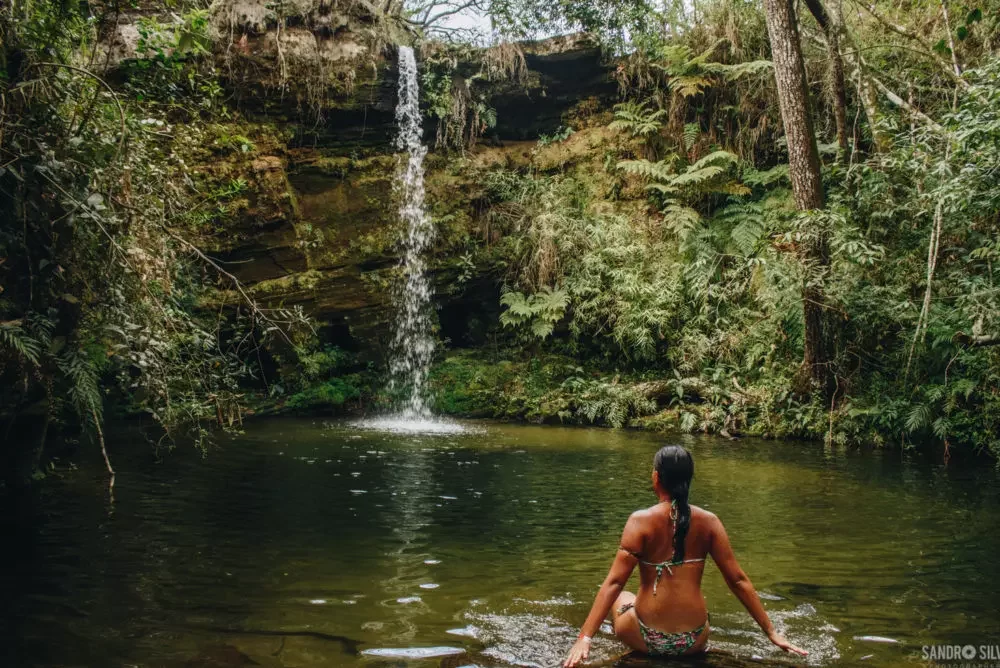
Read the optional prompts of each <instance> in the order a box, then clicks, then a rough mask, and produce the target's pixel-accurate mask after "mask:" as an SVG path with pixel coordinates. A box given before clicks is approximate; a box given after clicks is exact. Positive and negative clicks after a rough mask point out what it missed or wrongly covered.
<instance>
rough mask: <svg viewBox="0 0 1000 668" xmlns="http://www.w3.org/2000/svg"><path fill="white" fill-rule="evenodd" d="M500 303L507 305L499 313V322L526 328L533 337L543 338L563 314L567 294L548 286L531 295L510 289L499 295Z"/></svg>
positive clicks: (505, 325)
mask: <svg viewBox="0 0 1000 668" xmlns="http://www.w3.org/2000/svg"><path fill="white" fill-rule="evenodd" d="M500 303H501V304H502V305H504V306H506V307H507V310H506V311H504V312H503V313H501V314H500V323H501V324H502V325H503V326H504V327H511V328H527V329H528V331H530V332H531V334H532V335H533V336H534V337H536V338H538V339H545V338H548V336H549V335H550V334H552V332H553V330H554V329H555V325H556V323H557V322H559V321H560V320H562V318H563V316H565V314H566V307H567V306H569V295H568V294H567V293H566V291H564V290H553V289H552V288H549V287H546V288H543V289H542V290H541V291H539V292H537V293H535V294H533V295H524V294H522V293H520V292H515V291H511V292H506V293H504V294H503V295H502V296H501V297H500Z"/></svg>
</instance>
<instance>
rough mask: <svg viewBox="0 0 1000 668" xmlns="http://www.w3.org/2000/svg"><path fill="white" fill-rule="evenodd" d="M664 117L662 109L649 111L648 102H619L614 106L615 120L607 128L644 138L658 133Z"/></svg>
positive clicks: (665, 113) (664, 113) (664, 111)
mask: <svg viewBox="0 0 1000 668" xmlns="http://www.w3.org/2000/svg"><path fill="white" fill-rule="evenodd" d="M666 115H667V112H666V110H664V109H650V108H649V103H648V102H621V103H619V104H616V105H615V120H614V121H612V122H611V124H610V125H609V126H608V127H609V128H611V129H612V130H622V131H624V132H628V133H629V134H630V135H632V136H633V137H642V138H646V137H649V136H650V135H654V134H656V133H658V132H659V131H660V128H662V127H663V119H664V118H665V117H666Z"/></svg>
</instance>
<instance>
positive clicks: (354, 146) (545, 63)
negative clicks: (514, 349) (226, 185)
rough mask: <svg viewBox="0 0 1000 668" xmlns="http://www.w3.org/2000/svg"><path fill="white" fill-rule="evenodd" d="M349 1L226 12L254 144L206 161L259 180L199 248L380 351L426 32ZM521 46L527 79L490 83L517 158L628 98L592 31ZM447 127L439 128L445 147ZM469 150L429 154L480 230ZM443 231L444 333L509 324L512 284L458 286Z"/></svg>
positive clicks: (469, 281)
mask: <svg viewBox="0 0 1000 668" xmlns="http://www.w3.org/2000/svg"><path fill="white" fill-rule="evenodd" d="M342 7H343V5H338V6H335V5H334V4H333V3H330V2H327V1H326V0H295V2H291V3H285V9H284V10H283V11H285V15H284V16H282V17H277V16H276V15H275V14H274V13H273V11H272V10H270V9H268V3H266V2H265V1H264V0H239V1H230V2H223V3H221V4H216V5H215V7H214V10H213V11H214V13H213V15H212V21H213V25H214V29H215V31H216V33H217V35H216V48H217V51H218V62H217V71H218V73H219V78H220V80H221V82H222V84H223V86H224V87H225V88H226V89H227V91H228V92H229V94H230V100H231V101H230V102H229V104H231V105H233V106H234V107H235V109H236V110H237V111H238V118H239V121H238V123H237V125H236V126H235V127H233V128H230V129H229V130H227V131H231V132H233V133H239V135H240V136H245V137H246V138H247V139H248V141H249V142H250V143H251V144H252V145H253V149H252V150H249V151H235V152H224V153H222V154H219V153H214V154H212V156H211V157H209V158H208V159H202V160H201V163H200V164H199V165H197V167H195V168H194V169H193V173H194V174H195V176H196V177H197V178H200V179H203V180H204V181H206V182H207V183H222V182H230V181H235V180H239V181H241V182H243V183H245V188H244V190H243V195H241V198H240V199H239V201H238V202H236V203H235V204H234V205H233V206H231V207H230V209H229V211H228V212H227V213H226V215H225V216H223V217H221V218H220V220H219V221H217V224H216V225H215V226H214V228H213V229H211V230H206V231H205V232H204V234H202V236H201V238H200V239H199V243H200V244H201V245H202V246H203V247H204V248H205V249H206V250H208V251H211V253H212V254H213V256H214V257H216V258H218V259H220V260H222V261H224V262H226V263H227V264H226V267H227V269H229V270H230V271H232V273H233V274H235V275H236V276H237V277H238V278H240V279H241V280H242V281H243V282H244V283H245V284H246V285H247V286H248V288H249V289H250V291H251V292H252V293H253V294H254V295H255V296H256V297H258V298H259V299H261V300H263V301H265V302H267V303H269V304H272V305H278V304H283V305H286V306H287V305H302V306H303V307H304V308H305V310H306V312H307V313H308V314H310V315H311V316H312V317H314V318H315V319H316V320H317V321H318V323H319V324H320V328H319V329H320V333H321V336H322V337H324V338H325V339H327V340H328V341H329V342H331V343H335V344H337V345H339V346H341V347H344V348H347V349H354V350H357V351H360V352H367V353H373V354H374V355H376V356H377V354H378V352H379V350H380V349H381V347H382V342H383V341H384V339H385V337H386V334H387V332H388V327H387V325H388V323H389V321H390V319H391V317H392V312H391V289H390V288H391V285H392V283H393V275H394V273H395V272H396V271H397V264H398V257H397V241H398V239H399V237H400V233H401V229H400V227H399V221H398V218H397V215H396V206H397V203H396V201H395V194H394V188H393V183H394V178H395V170H396V164H397V157H396V156H395V155H393V150H394V148H393V138H394V135H395V131H396V129H395V107H396V85H397V69H396V62H395V58H396V52H395V48H394V47H393V46H391V45H392V44H393V43H398V42H400V41H405V40H407V39H410V38H411V37H412V36H411V35H409V34H408V33H407V32H406V30H405V27H404V26H403V25H402V24H401V23H400V22H398V20H395V19H392V18H391V17H387V16H385V15H384V14H382V13H381V12H380V11H379V10H378V9H376V8H375V7H374V6H372V5H369V4H367V3H365V2H357V1H355V2H354V3H352V4H351V5H350V9H349V10H345V9H343V8H342ZM116 31H117V32H115V33H114V34H113V36H112V38H111V39H109V44H110V45H111V49H112V51H113V52H114V57H115V58H117V59H127V58H129V57H131V56H134V53H132V54H130V53H129V48H130V45H131V48H132V49H133V50H134V41H135V40H134V39H131V37H130V36H131V35H132V33H133V32H134V30H133V29H132V28H131V27H130V24H129V22H128V21H123V22H121V25H120V26H119V27H117V28H116ZM522 49H523V53H524V59H525V64H526V66H527V75H528V76H526V77H525V78H524V79H523V80H522V81H521V82H519V83H518V84H517V85H514V84H508V85H496V86H493V87H492V88H491V89H490V91H489V93H488V96H489V97H488V102H489V104H490V105H491V106H492V107H493V108H494V109H495V110H496V116H497V122H496V126H495V128H493V129H491V130H489V131H488V132H486V133H485V135H484V136H483V137H482V138H481V140H480V143H481V144H482V145H484V146H488V148H487V149H485V150H488V151H491V152H493V153H496V152H498V151H500V152H504V151H508V150H509V151H510V152H511V153H512V156H511V157H510V159H511V160H515V161H516V155H514V154H517V153H523V152H524V151H525V144H526V143H527V142H530V143H532V144H533V143H534V142H535V141H537V139H538V137H539V136H540V135H543V134H547V133H554V132H555V131H556V130H557V129H558V128H559V127H560V126H562V125H565V124H567V119H566V115H567V112H568V111H569V110H570V109H571V108H573V107H574V106H575V105H578V104H579V102H580V100H583V99H590V100H593V101H595V103H596V104H601V105H604V106H607V105H608V103H609V102H610V101H611V100H612V99H613V97H614V94H615V91H616V88H615V85H614V82H613V80H612V78H611V76H610V72H609V70H608V69H607V68H606V67H605V66H604V65H602V61H601V53H600V50H599V48H598V47H597V46H596V45H595V44H593V43H590V42H588V41H587V40H585V39H582V38H578V37H577V38H572V37H571V38H557V39H554V40H548V41H544V42H538V43H530V44H524V45H522ZM476 67H478V65H477V64H475V63H460V65H459V69H461V68H465V69H466V70H469V71H472V70H474V69H475V68H476ZM434 135H435V128H434V127H433V123H431V122H428V124H427V128H426V138H427V141H428V143H429V144H431V145H433V138H434ZM475 150H476V149H473V153H474V152H475ZM455 157H456V156H455V154H454V153H452V154H444V153H436V154H434V155H432V156H430V157H429V159H428V161H427V165H428V176H427V183H428V202H429V205H430V207H431V210H432V215H435V216H436V217H437V216H441V217H442V219H447V220H450V221H452V222H451V223H450V225H451V226H452V228H454V227H455V226H459V227H461V226H462V225H465V226H467V227H468V226H473V225H474V222H475V218H476V215H477V213H476V202H475V201H474V200H475V197H474V196H473V195H471V194H470V193H469V189H468V186H469V184H468V183H463V178H462V176H463V175H462V173H461V169H456V164H457V161H456V160H455ZM456 220H457V221H458V222H455V221H456ZM451 232H453V233H454V232H455V230H454V229H452V230H451ZM439 236H440V237H441V238H440V241H439V247H438V249H437V253H438V255H437V257H436V258H434V259H433V260H432V262H431V266H432V268H433V271H434V282H435V284H436V295H437V297H436V299H437V302H438V306H439V311H440V314H441V326H442V336H444V337H445V338H456V337H457V338H461V337H463V336H466V335H467V330H468V328H467V327H465V322H464V321H467V320H469V319H470V318H471V319H475V318H477V317H478V318H486V317H492V318H495V317H496V313H495V310H496V308H497V307H496V303H497V297H498V293H499V286H498V284H497V280H496V278H495V277H493V276H490V275H489V274H488V273H485V274H483V273H480V274H479V275H474V276H469V275H463V276H462V280H461V281H458V282H456V281H455V278H456V275H457V274H458V273H459V271H458V269H456V268H455V262H454V261H453V260H454V254H455V252H456V251H455V249H454V248H449V247H448V246H449V243H451V242H452V241H454V236H455V234H451V235H449V233H448V232H447V231H445V233H443V234H441V235H439ZM466 273H467V272H466ZM484 309H485V310H486V311H489V310H491V309H492V312H491V313H485V312H484ZM455 342H456V343H461V341H455Z"/></svg>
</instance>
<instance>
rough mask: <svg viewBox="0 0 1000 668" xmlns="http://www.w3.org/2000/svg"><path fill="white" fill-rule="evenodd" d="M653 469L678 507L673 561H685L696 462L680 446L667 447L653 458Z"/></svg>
mask: <svg viewBox="0 0 1000 668" xmlns="http://www.w3.org/2000/svg"><path fill="white" fill-rule="evenodd" d="M653 468H654V469H655V470H656V472H657V474H658V475H659V476H660V486H661V487H663V489H665V490H666V491H667V492H668V493H669V494H670V499H671V501H673V502H674V503H675V504H676V507H677V520H676V521H675V523H674V556H673V559H672V560H673V561H684V539H685V538H687V534H688V529H690V528H691V506H690V504H688V493H689V492H690V491H691V478H692V477H694V460H693V459H692V458H691V453H690V452H688V451H687V450H685V449H684V448H682V447H681V446H679V445H665V446H663V447H662V448H660V450H659V452H657V453H656V456H655V457H653Z"/></svg>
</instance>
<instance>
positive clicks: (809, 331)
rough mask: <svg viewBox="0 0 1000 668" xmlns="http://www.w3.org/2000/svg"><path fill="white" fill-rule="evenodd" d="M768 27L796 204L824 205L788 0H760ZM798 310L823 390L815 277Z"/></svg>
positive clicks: (812, 250) (826, 360) (819, 244)
mask: <svg viewBox="0 0 1000 668" xmlns="http://www.w3.org/2000/svg"><path fill="white" fill-rule="evenodd" d="M764 12H765V17H766V19H767V31H768V34H769V36H770V38H771V59H772V60H773V62H774V78H775V80H776V81H777V85H778V105H779V107H780V108H781V120H782V123H783V124H784V127H785V138H786V139H787V141H788V167H789V173H790V175H791V181H792V192H793V194H794V196H795V205H796V206H797V207H798V209H799V210H800V211H809V210H811V209H821V208H822V207H823V183H822V181H821V179H820V162H819V151H818V149H817V148H816V135H815V133H814V132H813V124H812V116H811V115H810V113H809V87H808V83H807V81H806V68H805V64H804V63H803V61H802V45H801V43H800V40H799V30H798V24H797V22H796V20H795V12H794V10H793V9H792V4H791V0H764ZM804 256H805V257H804V259H805V261H806V264H807V265H808V267H809V269H810V271H814V270H817V269H822V268H823V267H825V266H827V265H828V264H829V261H830V259H829V252H828V249H827V245H826V243H825V241H822V240H819V241H816V242H814V243H812V244H810V245H809V246H808V247H807V248H805V249H804ZM802 311H803V316H804V320H805V353H804V356H803V360H802V364H803V368H804V370H805V371H807V372H808V373H809V375H810V376H811V377H812V379H813V380H815V381H817V382H818V383H819V385H820V387H821V388H823V391H824V392H829V391H830V390H832V389H833V388H832V387H831V380H830V379H831V377H832V375H831V373H830V371H831V370H830V357H831V355H830V350H829V345H828V342H827V340H826V336H825V332H824V326H823V325H824V322H823V321H824V296H823V291H822V288H820V287H818V286H817V284H816V282H814V281H810V280H808V279H807V280H806V282H805V283H804V284H803V287H802Z"/></svg>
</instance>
